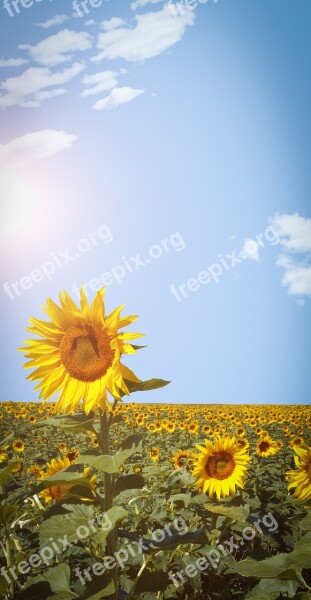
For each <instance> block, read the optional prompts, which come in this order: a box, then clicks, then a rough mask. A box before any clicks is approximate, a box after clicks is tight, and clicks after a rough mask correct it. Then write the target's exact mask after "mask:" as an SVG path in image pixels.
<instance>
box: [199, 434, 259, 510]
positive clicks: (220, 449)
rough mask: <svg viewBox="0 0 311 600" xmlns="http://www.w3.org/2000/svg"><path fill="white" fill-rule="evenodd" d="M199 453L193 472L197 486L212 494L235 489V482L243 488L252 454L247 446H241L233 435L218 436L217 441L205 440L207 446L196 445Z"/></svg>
mask: <svg viewBox="0 0 311 600" xmlns="http://www.w3.org/2000/svg"><path fill="white" fill-rule="evenodd" d="M197 448H198V449H199V450H200V454H198V455H197V456H196V457H195V461H194V468H193V475H194V477H197V481H196V484H195V485H196V486H197V487H198V488H199V489H201V490H202V491H203V493H204V494H205V493H208V495H209V496H210V498H212V497H213V496H214V495H216V497H217V499H218V500H219V499H220V498H221V497H222V496H230V495H231V494H234V493H235V490H236V486H238V487H241V488H243V487H244V479H245V476H246V474H247V463H248V462H249V461H250V457H249V455H248V454H246V451H245V448H239V446H238V444H237V441H236V439H235V438H234V437H223V438H221V437H218V438H216V440H215V441H214V443H212V442H210V441H209V440H205V448H204V447H203V446H197Z"/></svg>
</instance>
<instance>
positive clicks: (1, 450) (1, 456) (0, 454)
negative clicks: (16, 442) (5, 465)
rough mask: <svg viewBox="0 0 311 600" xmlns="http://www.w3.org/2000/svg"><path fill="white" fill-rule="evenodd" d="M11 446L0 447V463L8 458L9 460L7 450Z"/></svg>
mask: <svg viewBox="0 0 311 600" xmlns="http://www.w3.org/2000/svg"><path fill="white" fill-rule="evenodd" d="M8 447H9V446H2V447H0V463H2V462H4V461H5V460H6V459H7V458H8V454H7V452H6V450H7V449H8Z"/></svg>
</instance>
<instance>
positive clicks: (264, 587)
mask: <svg viewBox="0 0 311 600" xmlns="http://www.w3.org/2000/svg"><path fill="white" fill-rule="evenodd" d="M298 587H299V583H296V582H295V581H281V580H279V579H262V580H261V581H260V583H258V585H256V586H255V587H254V588H253V589H252V590H251V591H250V592H249V593H248V594H247V595H246V600H276V598H278V597H279V595H280V594H281V593H283V594H288V596H289V598H291V597H293V596H294V594H295V593H296V591H297V589H298Z"/></svg>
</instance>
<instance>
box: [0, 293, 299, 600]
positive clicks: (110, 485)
mask: <svg viewBox="0 0 311 600" xmlns="http://www.w3.org/2000/svg"><path fill="white" fill-rule="evenodd" d="M60 300H61V305H60V306H58V305H56V304H55V303H54V302H53V301H52V300H48V303H47V308H46V312H47V314H48V316H49V319H50V320H49V321H42V320H39V319H35V318H31V325H30V326H29V327H28V328H27V329H28V331H30V332H31V334H32V335H35V336H37V337H36V338H32V339H29V340H27V341H26V346H24V347H23V348H22V351H23V352H24V353H25V356H26V358H27V359H28V362H27V363H26V365H25V366H26V368H30V369H31V373H30V376H29V378H30V379H31V380H35V381H39V383H38V384H37V388H36V389H40V390H41V391H40V398H41V399H43V400H44V401H43V402H38V401H36V402H35V401H34V402H27V403H15V402H3V403H1V404H0V423H1V436H0V462H1V465H0V467H1V468H0V486H1V498H0V527H1V546H0V597H1V598H3V599H4V600H10V599H15V598H16V600H49V599H51V600H52V599H55V600H74V599H81V600H100V599H102V598H107V599H108V600H133V599H139V598H141V599H142V600H157V599H163V600H168V599H172V600H174V599H176V600H178V599H179V600H186V599H187V600H190V599H193V600H200V599H202V600H217V599H222V600H231V599H234V598H236V599H237V600H239V599H241V600H242V599H247V600H256V599H257V600H281V599H286V598H293V599H296V600H311V502H310V501H311V447H310V446H311V440H310V437H311V436H310V429H311V409H310V407H308V406H277V405H260V406H257V405H249V406H246V405H237V404H236V405H217V404H209V403H208V402H206V403H205V404H199V405H198V404H174V405H167V404H150V403H148V402H147V399H146V395H147V392H149V391H150V390H153V389H160V388H161V387H163V386H165V385H167V384H168V383H169V382H168V381H164V380H162V379H150V380H148V381H142V380H140V379H139V378H138V377H137V376H136V375H135V374H134V373H133V372H132V371H131V370H130V369H129V368H128V367H126V366H125V365H123V363H121V358H122V356H123V355H126V354H136V353H138V352H139V351H140V350H141V349H142V348H143V346H136V345H135V344H133V343H132V340H134V339H136V338H138V337H140V335H141V334H137V333H136V334H135V333H125V332H124V331H123V328H124V327H127V326H128V325H131V324H132V323H133V322H134V320H135V319H136V317H135V316H129V317H122V316H121V309H122V307H119V308H118V309H116V310H115V311H113V312H112V313H111V314H110V315H106V314H105V308H104V304H103V293H102V292H99V293H98V294H96V296H95V299H94V301H93V303H92V304H91V305H90V306H89V305H88V303H87V300H86V298H85V295H84V294H83V292H81V306H80V307H78V306H76V304H75V303H74V302H73V301H72V300H71V298H70V297H69V296H68V295H67V294H62V295H61V296H60ZM137 392H140V394H138V396H137V395H136V393H137ZM55 393H58V394H59V397H58V399H57V401H56V402H51V401H50V398H51V397H52V396H53V395H54V394H55ZM134 394H135V396H134ZM133 396H134V397H135V398H136V397H138V398H139V400H138V402H137V403H136V402H134V401H133ZM125 397H127V400H126V401H125V400H124V398H125Z"/></svg>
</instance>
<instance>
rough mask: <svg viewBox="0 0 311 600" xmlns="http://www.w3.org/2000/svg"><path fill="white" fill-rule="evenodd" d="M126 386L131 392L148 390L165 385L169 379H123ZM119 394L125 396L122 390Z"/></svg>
mask: <svg viewBox="0 0 311 600" xmlns="http://www.w3.org/2000/svg"><path fill="white" fill-rule="evenodd" d="M124 381H125V383H126V386H127V388H128V390H129V392H130V393H131V394H133V393H134V392H147V391H149V390H158V389H159V388H162V387H165V386H166V385H168V384H169V383H171V382H170V381H165V380H164V379H148V380H147V381H140V382H138V383H136V382H135V381H128V380H127V379H125V380H124ZM121 396H125V394H124V393H123V392H121Z"/></svg>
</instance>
